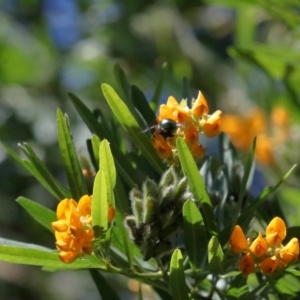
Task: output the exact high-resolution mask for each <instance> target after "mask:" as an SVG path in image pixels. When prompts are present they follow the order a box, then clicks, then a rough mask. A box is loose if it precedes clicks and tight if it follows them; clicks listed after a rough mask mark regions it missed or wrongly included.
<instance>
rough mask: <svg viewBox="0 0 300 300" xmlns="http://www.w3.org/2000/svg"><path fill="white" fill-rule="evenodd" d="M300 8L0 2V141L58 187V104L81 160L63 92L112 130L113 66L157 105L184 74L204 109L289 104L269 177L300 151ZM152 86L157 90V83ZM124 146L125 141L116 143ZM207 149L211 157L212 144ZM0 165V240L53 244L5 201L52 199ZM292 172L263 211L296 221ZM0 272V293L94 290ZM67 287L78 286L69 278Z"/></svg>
mask: <svg viewBox="0 0 300 300" xmlns="http://www.w3.org/2000/svg"><path fill="white" fill-rule="evenodd" d="M299 9H300V4H299V3H298V1H296V0H286V1H280V0H260V1H250V0H223V1H222V0H211V1H183V0H181V1H175V0H174V1H171V0H169V1H150V0H149V1H138V0H135V1H134V0H130V1H129V0H128V1H126V0H123V1H109V0H105V1H96V0H89V1H83V0H82V1H75V0H74V1H72V0H66V1H59V0H55V1H54V0H43V1H35V0H2V1H1V2H0V24H1V26H0V57H1V63H0V140H1V141H4V142H5V143H6V144H8V145H10V146H11V147H12V148H14V149H15V150H16V151H19V153H20V152H21V151H20V150H17V149H18V148H17V147H16V146H17V143H18V142H23V141H26V142H28V143H29V144H30V145H31V146H32V147H33V148H34V150H35V152H36V153H37V154H38V156H39V157H40V158H41V159H42V161H43V162H44V163H45V164H46V166H47V168H48V169H49V170H50V171H51V173H52V174H53V175H54V176H55V178H57V179H58V180H59V181H60V182H62V183H66V182H67V179H66V176H65V174H64V173H63V172H62V168H61V166H62V159H61V157H60V154H59V147H58V145H57V140H56V131H57V129H56V125H55V111H56V109H57V107H60V109H61V110H62V111H64V112H68V115H69V116H70V123H71V124H72V128H73V130H72V132H73V138H74V141H75V146H76V148H77V149H78V150H80V151H81V152H82V153H83V156H84V155H85V154H86V153H87V150H86V149H87V146H86V145H85V140H86V139H87V138H88V137H89V132H88V131H87V129H86V127H85V125H84V124H83V122H82V120H81V119H80V118H79V116H78V115H77V113H75V110H74V107H73V106H72V104H71V101H70V100H69V99H68V97H67V93H68V92H72V93H75V94H76V95H78V96H80V98H81V99H84V101H85V104H86V105H87V106H88V107H89V108H91V109H94V108H101V111H102V112H103V111H104V112H107V115H106V114H105V118H106V120H108V123H109V125H107V126H110V127H113V126H116V122H115V119H114V118H113V117H111V116H110V115H109V110H108V106H107V104H106V103H105V102H104V98H103V95H102V92H101V88H100V85H101V83H102V82H106V83H108V84H111V85H112V86H113V87H114V88H116V89H117V91H118V93H121V92H122V91H120V89H118V86H117V83H116V81H115V79H114V76H113V69H114V65H115V63H116V62H117V63H119V64H120V65H121V67H122V68H123V69H124V70H125V73H126V74H127V76H128V78H129V80H130V82H131V83H132V84H134V85H136V86H138V87H139V88H140V89H141V90H142V91H143V92H144V93H145V95H146V97H147V99H148V100H151V99H153V97H154V96H155V98H156V99H157V100H158V101H163V102H164V101H165V99H166V98H167V96H168V95H170V94H171V95H174V96H175V97H176V98H177V99H180V98H181V97H182V96H183V95H182V87H183V85H184V82H189V84H190V85H191V94H192V95H196V93H197V90H201V91H202V92H203V93H204V94H205V96H206V98H207V99H208V101H209V103H210V106H211V109H212V110H215V109H216V108H220V109H222V110H223V111H224V112H225V113H238V114H239V113H245V112H247V111H248V110H249V109H250V108H251V107H253V106H259V107H260V108H262V109H263V110H264V111H265V112H266V114H269V113H270V112H271V109H272V107H273V106H274V105H275V104H282V105H283V106H284V107H285V108H286V109H287V110H288V111H289V112H290V116H291V124H292V126H291V130H292V131H291V136H292V141H293V143H289V144H288V145H287V146H286V147H285V148H284V150H283V151H281V152H280V160H279V162H278V166H277V168H264V169H263V173H264V174H265V176H267V179H264V180H266V181H269V182H270V183H271V184H274V183H275V182H277V181H278V180H279V178H281V177H282V175H283V174H284V173H285V172H287V170H288V169H289V168H290V167H291V165H293V164H294V163H297V162H298V161H299V158H300V157H299V151H298V146H299V145H298V143H299V131H298V130H297V127H296V126H297V125H298V124H299V120H300V119H299V112H300V109H299V107H300V98H299V95H300V90H299V89H300V87H299V84H298V82H299V76H300V72H299V71H300V69H299V66H300V64H299V58H300V57H299V53H298V48H299V41H298V38H299V32H298V27H299V22H300V20H299V18H300V17H299ZM164 62H167V66H165V68H164V69H162V65H163V63H164ZM183 78H185V79H184V80H183ZM159 82H163V83H162V85H161V88H160V89H159V88H158V89H156V90H155V87H156V86H157V84H158V83H159ZM160 91H161V93H160ZM184 96H186V95H184ZM98 117H99V119H101V118H102V119H103V116H98ZM145 126H146V124H145ZM297 141H298V142H297ZM125 146H127V147H129V146H130V145H123V144H121V145H120V147H121V148H122V147H123V149H124V147H125ZM207 148H208V149H211V153H213V152H215V150H214V149H215V148H216V145H215V144H211V145H210V144H208V145H207ZM132 155H134V154H132ZM136 159H138V158H136ZM0 161H1V164H0V199H1V201H0V236H1V237H5V238H8V237H9V238H11V239H12V238H13V239H16V240H18V241H23V242H28V243H33V242H34V243H38V244H40V245H44V246H48V247H53V243H54V239H53V237H52V235H51V234H49V233H48V232H47V231H46V230H42V229H40V227H38V226H36V225H35V223H34V222H33V221H32V219H31V218H29V216H28V214H27V213H26V211H25V210H23V209H21V207H19V206H18V205H17V204H16V203H15V202H14V201H13V200H14V199H16V198H17V197H18V196H20V195H22V196H24V197H28V198H30V199H34V200H35V201H36V202H38V203H40V204H43V205H45V206H47V207H48V208H50V209H52V210H54V209H55V207H56V205H57V202H56V201H54V198H53V196H52V195H50V194H49V193H48V192H47V191H46V190H45V189H44V188H42V187H41V186H40V185H39V184H38V183H37V182H36V180H35V179H33V178H32V177H31V176H30V175H29V174H28V173H26V172H24V171H23V170H21V169H20V168H19V167H18V166H16V165H15V163H14V162H12V160H10V159H9V158H8V157H7V155H6V154H5V152H4V150H3V149H2V148H1V149H0ZM144 163H145V164H146V162H144ZM299 176H300V175H299V169H298V168H297V169H296V170H295V172H294V173H293V175H292V176H291V177H290V179H289V181H288V185H285V186H283V187H281V189H280V190H279V194H274V195H273V196H272V199H270V201H268V202H266V204H265V205H266V213H268V214H270V215H274V214H276V213H278V211H281V210H283V211H284V213H285V216H286V221H287V223H289V224H290V225H294V226H295V225H298V219H299V209H296V207H298V194H299V190H298V185H299ZM258 181H259V182H258V185H259V184H260V183H261V180H258ZM254 182H255V178H254ZM254 188H255V187H254ZM25 224H26V225H25ZM68 276H74V277H72V279H73V280H74V281H76V283H78V284H77V286H78V288H77V289H76V291H77V293H76V292H74V291H69V289H66V288H65V289H64V286H63V284H62V282H65V283H66V284H65V286H67V283H68V280H70V279H67V278H65V277H68ZM0 278H1V282H0V290H1V292H0V293H1V296H2V297H3V298H8V297H11V298H14V299H29V298H30V299H35V297H36V299H61V298H63V299H83V297H86V295H87V294H86V293H90V294H89V296H90V298H91V299H93V297H96V296H95V295H96V294H94V292H92V291H91V290H92V289H93V288H94V287H93V286H92V287H91V283H90V278H89V277H88V276H86V274H85V275H82V276H81V275H79V274H77V273H76V274H75V275H70V274H68V275H67V276H64V273H61V274H60V273H58V275H57V274H55V275H54V274H51V273H49V274H48V273H42V275H41V272H40V271H39V270H38V269H36V268H34V267H27V268H26V269H25V268H24V267H20V266H14V267H11V265H8V264H5V263H2V262H1V267H0ZM117 280H118V281H119V282H120V285H121V286H122V287H124V286H125V285H126V283H125V282H124V281H123V279H122V278H120V279H117ZM69 284H72V286H74V283H73V281H72V283H69ZM41 286H42V287H43V288H41ZM80 289H81V290H82V291H84V292H78V291H80ZM42 290H43V292H41V291H42Z"/></svg>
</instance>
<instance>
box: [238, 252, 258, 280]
mask: <svg viewBox="0 0 300 300" xmlns="http://www.w3.org/2000/svg"><path fill="white" fill-rule="evenodd" d="M239 270H240V271H241V272H242V273H243V275H244V276H248V275H249V274H250V273H253V272H254V271H255V264H254V260H253V258H252V257H251V254H250V253H247V254H246V255H244V256H243V257H242V259H241V260H240V263H239Z"/></svg>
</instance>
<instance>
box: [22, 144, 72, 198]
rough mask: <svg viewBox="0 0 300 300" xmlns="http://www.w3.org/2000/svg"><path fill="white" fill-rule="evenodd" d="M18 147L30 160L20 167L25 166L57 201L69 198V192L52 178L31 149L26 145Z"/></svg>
mask: <svg viewBox="0 0 300 300" xmlns="http://www.w3.org/2000/svg"><path fill="white" fill-rule="evenodd" d="M19 146H20V148H21V150H22V151H23V152H24V154H25V155H26V156H27V158H28V159H29V160H30V162H28V161H23V164H21V165H22V166H24V165H25V169H26V170H28V171H29V172H30V173H31V174H32V175H33V176H34V177H35V178H36V179H37V180H38V181H39V182H40V183H41V184H42V185H43V186H44V187H45V188H46V189H47V190H48V191H49V192H50V193H51V194H52V195H54V196H55V197H56V198H57V199H58V200H61V199H64V198H70V197H71V193H70V191H69V190H68V189H66V188H65V187H64V186H63V185H61V184H60V183H59V182H58V181H57V180H56V179H55V178H54V176H53V175H52V174H51V173H50V172H49V170H48V169H47V168H46V166H45V165H44V164H43V162H42V161H41V160H40V159H39V158H38V157H37V155H36V154H35V153H34V151H33V150H32V148H31V147H30V146H29V145H28V144H27V143H23V144H19Z"/></svg>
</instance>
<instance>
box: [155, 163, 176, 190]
mask: <svg viewBox="0 0 300 300" xmlns="http://www.w3.org/2000/svg"><path fill="white" fill-rule="evenodd" d="M176 183H177V175H176V173H175V170H174V168H172V167H171V168H169V169H168V170H167V171H166V172H165V173H164V174H163V175H162V177H161V179H160V182H159V187H160V189H161V188H164V187H167V186H171V185H176Z"/></svg>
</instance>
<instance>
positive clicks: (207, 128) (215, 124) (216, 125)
mask: <svg viewBox="0 0 300 300" xmlns="http://www.w3.org/2000/svg"><path fill="white" fill-rule="evenodd" d="M221 116H222V112H221V111H220V110H217V111H215V112H214V113H213V114H212V115H211V116H210V117H209V118H208V119H207V121H206V122H205V123H204V124H203V125H202V126H203V132H204V134H205V135H206V136H207V137H208V138H212V137H214V136H216V135H218V134H219V133H220V127H221V120H222V119H221Z"/></svg>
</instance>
